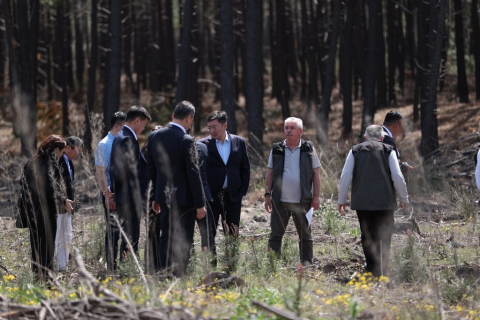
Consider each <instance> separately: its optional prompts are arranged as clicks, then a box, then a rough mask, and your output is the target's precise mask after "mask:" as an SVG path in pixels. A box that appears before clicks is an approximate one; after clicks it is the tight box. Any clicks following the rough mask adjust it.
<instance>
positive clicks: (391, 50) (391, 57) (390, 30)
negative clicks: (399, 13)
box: [387, 1, 399, 104]
mask: <svg viewBox="0 0 480 320" xmlns="http://www.w3.org/2000/svg"><path fill="white" fill-rule="evenodd" d="M395 5H396V4H395V3H394V2H393V1H387V43H388V101H389V103H390V104H394V103H395V102H396V101H397V97H396V95H395V71H396V66H397V59H398V58H399V57H398V55H397V53H398V52H397V42H398V39H397V28H398V23H397V21H396V20H397V19H396V12H395V11H396V10H395Z"/></svg>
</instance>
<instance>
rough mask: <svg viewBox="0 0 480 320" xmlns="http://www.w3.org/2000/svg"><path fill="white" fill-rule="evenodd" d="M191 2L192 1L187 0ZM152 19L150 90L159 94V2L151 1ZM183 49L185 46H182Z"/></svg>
mask: <svg viewBox="0 0 480 320" xmlns="http://www.w3.org/2000/svg"><path fill="white" fill-rule="evenodd" d="M187 1H190V0H187ZM150 8H151V10H150V14H151V16H150V19H151V24H152V26H151V30H150V32H151V36H150V39H149V40H150V41H149V42H150V43H149V48H150V59H149V60H150V63H151V65H150V68H149V73H150V89H151V90H152V92H158V91H160V83H159V81H158V80H159V78H158V60H159V59H158V58H159V56H160V45H159V35H158V19H159V17H158V16H157V14H158V1H155V0H154V1H151V2H150ZM182 48H183V46H182Z"/></svg>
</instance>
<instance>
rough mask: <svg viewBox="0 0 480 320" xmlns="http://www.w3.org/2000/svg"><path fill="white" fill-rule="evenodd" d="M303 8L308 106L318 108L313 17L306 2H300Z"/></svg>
mask: <svg viewBox="0 0 480 320" xmlns="http://www.w3.org/2000/svg"><path fill="white" fill-rule="evenodd" d="M300 3H301V7H302V44H303V52H304V54H305V55H306V58H307V64H308V100H307V105H308V108H310V106H311V105H313V106H314V107H315V108H317V105H319V104H320V99H319V94H318V84H317V77H318V72H317V70H318V68H317V64H316V61H315V55H316V52H315V49H314V46H313V44H312V43H311V41H312V37H313V36H312V32H313V28H312V24H313V23H314V21H313V16H312V13H311V12H308V11H307V5H306V0H300Z"/></svg>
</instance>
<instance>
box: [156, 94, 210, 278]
mask: <svg viewBox="0 0 480 320" xmlns="http://www.w3.org/2000/svg"><path fill="white" fill-rule="evenodd" d="M194 116H195V107H194V106H193V105H192V104H191V103H190V102H188V101H182V102H180V103H179V104H178V105H177V106H176V107H175V110H174V112H173V116H172V122H170V123H169V124H168V126H167V127H165V128H163V129H160V130H158V131H156V132H154V134H151V135H150V137H149V139H148V148H147V159H148V171H149V176H150V178H151V179H152V185H153V191H154V201H153V203H152V208H153V210H154V211H155V212H156V213H157V214H159V215H160V219H161V221H160V225H161V228H162V234H161V236H160V249H159V250H160V263H161V267H162V269H166V268H169V267H173V274H174V275H175V276H177V277H181V276H184V275H185V273H186V269H187V264H188V260H189V259H190V250H191V247H192V243H193V234H194V228H195V217H197V218H198V219H202V218H204V217H205V214H206V210H205V197H204V193H203V186H202V180H201V178H200V170H199V166H198V156H197V151H196V148H195V141H194V139H193V138H192V137H191V136H190V135H188V134H187V130H188V129H190V127H191V126H192V124H193V117H194Z"/></svg>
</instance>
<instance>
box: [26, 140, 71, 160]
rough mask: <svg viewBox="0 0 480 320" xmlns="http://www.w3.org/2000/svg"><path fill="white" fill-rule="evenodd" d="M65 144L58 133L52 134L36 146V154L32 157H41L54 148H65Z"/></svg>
mask: <svg viewBox="0 0 480 320" xmlns="http://www.w3.org/2000/svg"><path fill="white" fill-rule="evenodd" d="M66 146H67V143H66V142H65V140H63V138H62V137H61V136H59V135H56V134H52V135H50V136H48V137H47V138H46V139H45V140H43V141H42V143H41V144H40V145H39V146H38V149H37V154H36V155H35V156H34V157H33V158H34V159H36V158H43V157H46V156H48V155H50V154H51V153H52V152H53V150H55V149H56V148H59V149H60V150H61V149H65V147H66Z"/></svg>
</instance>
